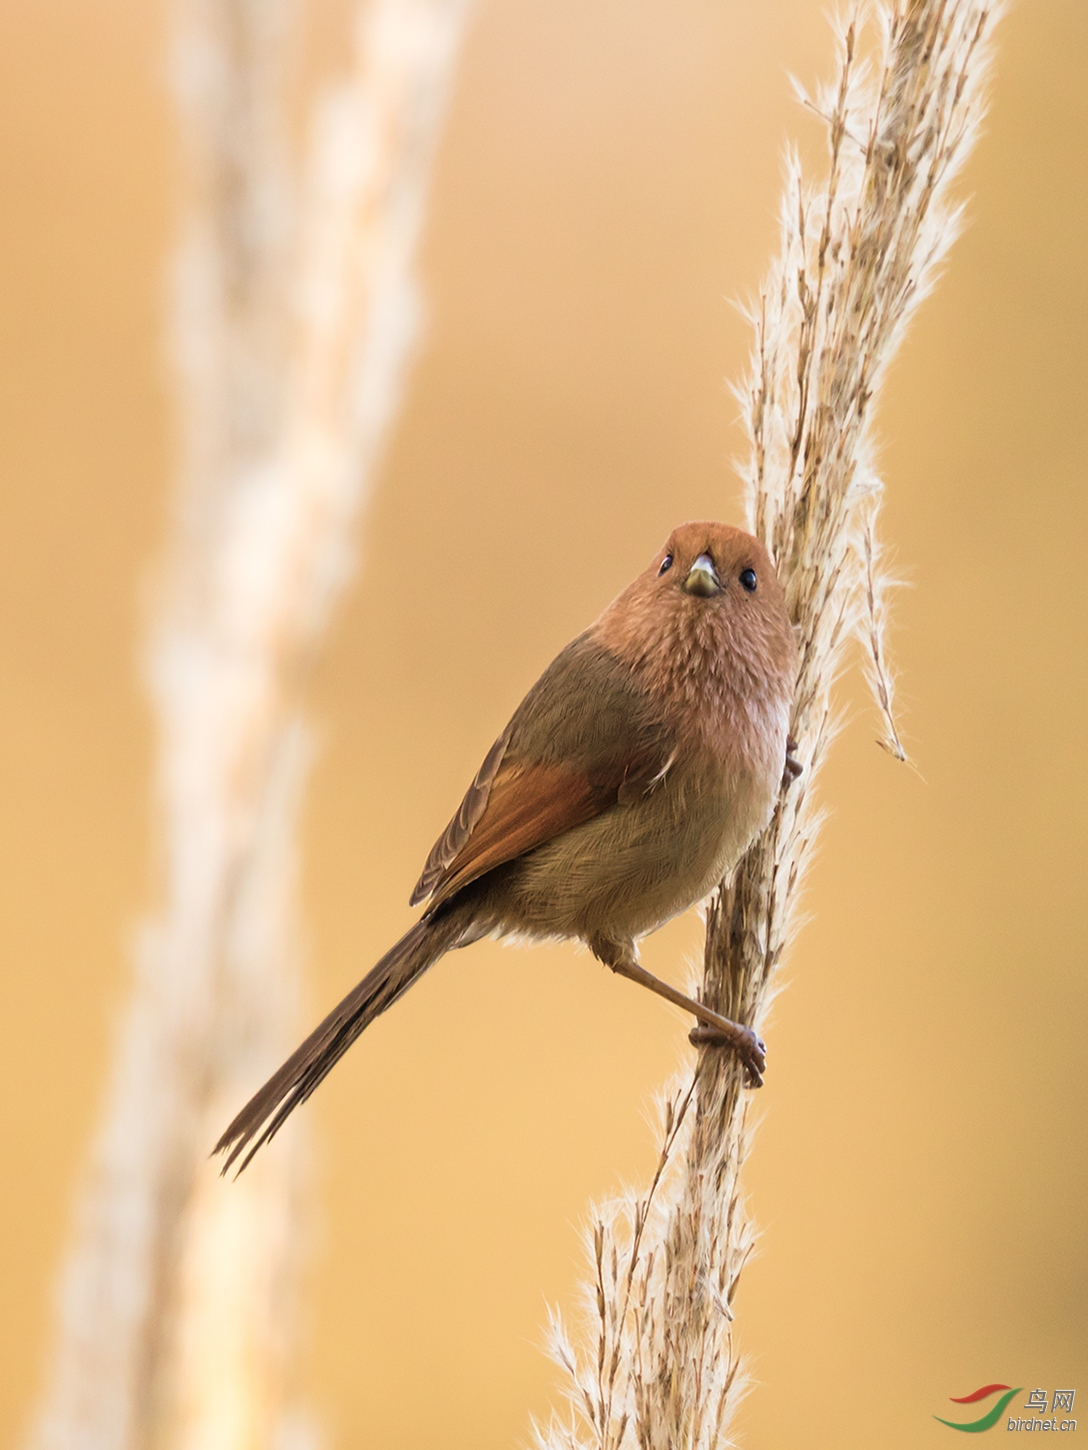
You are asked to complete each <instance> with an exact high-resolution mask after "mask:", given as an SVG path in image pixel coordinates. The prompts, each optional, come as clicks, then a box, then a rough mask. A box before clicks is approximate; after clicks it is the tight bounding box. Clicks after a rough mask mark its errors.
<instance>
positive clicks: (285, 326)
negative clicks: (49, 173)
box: [29, 0, 467, 1450]
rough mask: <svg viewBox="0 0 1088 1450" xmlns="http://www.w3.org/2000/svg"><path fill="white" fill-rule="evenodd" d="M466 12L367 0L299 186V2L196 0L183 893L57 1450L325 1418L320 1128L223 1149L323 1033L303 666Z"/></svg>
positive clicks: (57, 1414)
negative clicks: (243, 1156) (314, 983)
mask: <svg viewBox="0 0 1088 1450" xmlns="http://www.w3.org/2000/svg"><path fill="white" fill-rule="evenodd" d="M466 15H467V3H466V0H373V3H370V4H366V5H362V6H361V7H360V10H359V16H358V25H357V45H356V49H355V54H354V59H353V64H352V69H351V73H350V75H349V76H348V78H347V79H346V80H345V81H344V82H343V83H341V84H340V85H338V86H337V87H336V88H335V89H334V90H331V91H329V92H328V93H327V94H326V96H325V98H324V99H323V100H322V101H321V103H320V105H319V108H318V117H317V124H316V125H315V127H314V138H313V146H312V151H311V154H310V158H309V161H308V164H307V169H306V176H305V179H304V182H303V185H302V186H301V188H299V191H300V199H299V201H297V202H296V197H295V194H294V188H293V187H292V182H291V167H290V158H289V154H288V147H287V141H286V122H285V116H286V98H285V83H286V79H287V77H286V75H285V72H286V69H287V64H286V57H287V56H288V55H289V54H290V49H291V42H292V36H293V30H292V26H291V19H292V15H291V11H290V9H289V7H288V5H287V3H286V0H176V5H175V39H174V76H175V82H176V92H177V97H178V109H179V118H180V123H181V132H182V139H183V152H184V159H185V169H186V176H185V200H184V207H183V219H182V226H181V245H180V248H179V257H178V265H177V268H176V272H175V290H174V306H173V338H172V344H173V356H174V360H175V364H176V372H177V379H178V383H177V401H178V412H179V422H180V428H179V433H180V452H181V460H180V467H179V479H178V491H177V497H176V501H175V508H174V520H173V530H172V538H171V541H170V544H169V549H168V557H167V559H166V563H165V567H164V569H163V571H162V578H161V581H160V587H159V589H158V592H157V597H156V601H155V612H154V618H153V621H152V624H151V629H150V638H149V642H148V647H147V672H148V676H149V679H150V682H151V690H152V697H153V700H154V705H155V710H156V717H157V723H158V731H159V766H158V783H157V798H156V800H157V832H158V836H159V843H158V844H159V854H160V860H159V870H160V879H161V904H160V905H159V907H158V909H157V911H156V913H155V914H154V916H153V917H152V918H151V920H150V921H149V922H148V923H147V925H146V926H145V928H144V929H143V931H142V933H141V937H140V941H139V945H138V950H137V954H136V973H135V981H134V984H133V988H132V996H131V999H130V1003H129V1006H128V1010H127V1013H126V1016H125V1020H124V1022H123V1024H122V1026H121V1029H120V1032H119V1037H118V1042H117V1047H116V1053H115V1060H114V1068H113V1074H112V1081H111V1085H110V1088H109V1093H108V1098H107V1102H106V1105H105V1112H104V1116H103V1120H102V1125H101V1128H100V1130H99V1132H98V1135H97V1140H96V1142H95V1144H94V1147H93V1151H92V1155H91V1164H90V1169H89V1174H88V1179H87V1182H86V1184H85V1185H84V1187H83V1190H82V1193H81V1196H80V1201H79V1205H78V1211H77V1223H76V1226H75V1235H74V1243H73V1245H72V1248H71V1250H70V1253H69V1256H68V1260H67V1264H66V1267H65V1270H64V1273H63V1276H62V1286H61V1296H60V1304H59V1314H58V1318H59V1325H58V1334H57V1344H56V1349H55V1354H54V1357H53V1361H52V1364H51V1367H50V1372H49V1376H48V1382H47V1387H46V1392H45V1395H44V1398H43V1402H42V1405H41V1408H40V1412H39V1414H38V1416H37V1419H36V1421H35V1424H34V1426H33V1428H32V1431H31V1435H30V1441H29V1443H30V1446H31V1447H32V1450H150V1447H152V1446H154V1447H155V1450H159V1447H161V1446H167V1445H169V1446H170V1447H171V1450H266V1447H268V1446H270V1445H272V1444H274V1443H283V1442H284V1437H285V1436H286V1437H288V1438H290V1437H291V1435H294V1439H295V1441H296V1442H297V1441H298V1439H299V1434H300V1433H301V1432H299V1433H296V1431H297V1428H298V1426H299V1425H300V1424H303V1423H304V1421H302V1420H300V1419H299V1417H298V1416H297V1414H295V1412H294V1411H293V1409H292V1407H291V1405H290V1403H289V1391H290V1376H289V1372H288V1359H289V1352H290V1348H291V1343H292V1339H293V1335H294V1326H295V1321H296V1319H297V1309H298V1294H299V1285H298V1259H299V1252H300V1249H299V1245H300V1242H301V1240H302V1237H303V1236H302V1235H301V1234H300V1228H301V1227H302V1224H301V1222H300V1218H299V1202H300V1198H303V1197H304V1196H305V1194H306V1174H305V1169H304V1163H305V1151H304V1142H303V1140H302V1139H300V1137H299V1129H298V1128H297V1127H296V1128H295V1130H294V1132H293V1133H292V1134H289V1135H287V1138H288V1140H289V1141H286V1142H285V1143H284V1147H283V1150H282V1151H281V1152H280V1153H278V1154H273V1155H266V1156H265V1159H264V1160H263V1161H261V1162H259V1163H257V1164H255V1165H254V1167H253V1168H252V1169H251V1170H250V1173H249V1174H247V1175H246V1179H245V1181H244V1182H243V1183H242V1184H233V1183H232V1184H227V1183H221V1182H220V1181H219V1180H218V1179H217V1177H216V1169H215V1166H214V1165H212V1164H210V1163H209V1162H208V1161H207V1159H208V1152H209V1149H210V1147H211V1145H212V1144H214V1142H215V1141H216V1138H217V1137H218V1135H219V1132H220V1131H221V1129H222V1127H223V1126H224V1125H225V1123H226V1122H227V1121H229V1119H230V1117H231V1115H232V1114H233V1112H234V1111H236V1109H237V1107H238V1106H239V1105H240V1104H241V1103H242V1102H244V1100H245V1099H246V1097H247V1096H248V1095H249V1093H250V1092H251V1091H252V1090H253V1089H255V1088H256V1087H257V1086H258V1085H259V1084H260V1082H261V1081H262V1080H263V1078H264V1077H265V1076H266V1075H267V1074H268V1073H269V1072H270V1071H271V1070H272V1069H273V1068H274V1067H275V1066H276V1065H277V1064H278V1062H279V1061H280V1060H281V1058H282V1057H283V1056H284V1055H285V1053H286V1051H287V1050H289V1048H290V1047H291V1046H293V1045H294V1038H295V1036H296V1033H297V1028H296V997H297V995H298V986H297V976H298V968H297V958H298V953H297V949H296V945H295V943H296V931H295V910H296V908H295V883H294V876H295V837H296V824H297V816H298V805H299V801H300V798H301V793H302V789H303V786H304V782H305V778H306V768H307V762H308V758H309V753H310V752H309V746H308V737H307V732H306V730H305V726H304V724H303V721H302V715H301V703H302V702H301V698H300V687H301V684H302V681H303V678H304V676H305V673H306V665H307V662H308V660H309V659H310V658H311V657H312V654H313V651H314V649H315V647H316V645H317V643H318V642H319V639H320V636H321V633H322V630H323V629H324V627H325V625H326V623H327V620H328V618H329V614H330V610H331V608H332V606H333V604H334V602H335V599H336V597H337V594H338V591H339V589H340V587H341V586H342V584H343V581H344V579H345V578H346V576H347V574H348V572H349V568H350V562H351V559H352V555H353V530H354V526H355V522H356V518H357V515H358V512H359V509H360V507H361V504H362V502H363V500H364V499H365V497H366V493H367V490H368V488H369V485H370V483H371V481H372V478H373V475H374V469H375V465H376V462H377V459H378V456H379V452H380V448H381V445H382V442H383V439H384V438H385V436H386V434H387V432H388V428H389V424H390V421H391V419H392V417H393V414H394V412H395V410H396V407H397V404H398V401H399V397H400V393H401V387H402V382H403V376H404V370H405V365H406V362H407V359H408V356H409V352H410V347H411V343H412V340H413V337H414V335H415V331H416V317H417V311H418V309H417V306H416V297H415V281H414V267H415V254H416V249H417V247H416V244H417V241H418V236H419V231H420V226H421V220H422V216H423V208H424V201H425V195H426V182H427V178H428V174H429V170H430V163H431V158H432V154H433V150H434V145H435V140H436V136H437V133H438V129H439V124H440V120H441V117H442V114H443V110H444V103H445V100H446V97H447V94H448V89H449V83H450V78H451V75H452V71H453V67H454V64H455V60H456V55H457V49H458V42H459V39H460V36H461V34H462V32H463V28H464V22H465V19H466ZM291 1427H295V1428H294V1430H292V1429H291ZM302 1438H305V1436H304V1435H303V1436H302Z"/></svg>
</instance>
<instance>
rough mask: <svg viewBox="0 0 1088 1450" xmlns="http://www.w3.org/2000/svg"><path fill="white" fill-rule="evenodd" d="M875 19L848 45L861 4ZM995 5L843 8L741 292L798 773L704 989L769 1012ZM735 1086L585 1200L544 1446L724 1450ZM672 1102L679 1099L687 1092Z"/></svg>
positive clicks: (974, 125)
mask: <svg viewBox="0 0 1088 1450" xmlns="http://www.w3.org/2000/svg"><path fill="white" fill-rule="evenodd" d="M863 14H864V16H865V17H866V18H868V19H869V20H870V21H871V22H872V25H873V29H874V30H875V32H876V39H875V43H874V44H873V46H872V53H871V54H870V55H869V56H868V57H867V58H866V59H865V60H864V61H863V60H862V59H861V58H860V57H859V52H858V47H859V43H860V39H861V33H862V16H863ZM995 15H996V6H995V5H994V4H992V3H988V0H875V3H874V4H872V5H871V6H869V7H867V8H866V10H865V11H864V12H860V11H859V12H856V13H855V15H854V16H853V17H852V18H850V19H848V20H846V21H845V22H842V23H841V24H839V25H838V26H837V38H838V44H839V67H838V76H837V78H836V81H835V83H834V84H833V85H832V86H830V87H827V88H825V89H824V91H823V92H822V93H821V94H820V95H819V96H818V97H817V99H816V101H815V102H814V103H811V104H812V108H813V109H814V110H815V111H817V112H818V114H820V115H821V116H822V117H823V118H824V120H825V123H826V126H827V132H828V139H829V163H828V171H827V176H826V178H825V180H824V182H823V184H822V185H820V186H813V185H812V184H810V183H809V182H808V181H807V180H806V178H805V177H804V175H803V174H802V171H801V167H800V163H799V162H798V160H797V158H796V156H794V155H791V156H790V157H789V158H788V163H787V178H786V191H785V200H784V204H783V211H782V241H781V251H780V254H779V257H778V260H777V261H776V263H775V265H774V266H773V268H772V271H771V274H770V277H769V278H768V281H767V283H766V285H765V287H764V289H763V292H762V295H761V297H760V299H759V303H758V305H757V306H756V307H755V308H753V309H752V325H753V329H754V333H755V346H754V351H753V357H752V364H751V371H750V375H749V377H748V379H747V381H746V383H745V385H744V386H743V388H742V389H741V390H740V394H739V396H740V397H741V399H742V403H743V406H744V412H745V418H746V421H747V425H748V430H749V437H750V443H751V450H750V457H749V459H748V461H747V463H746V465H745V469H744V473H745V479H746V483H747V490H748V512H749V523H750V527H751V528H752V529H753V530H754V531H755V532H756V533H757V534H758V535H759V536H760V538H761V539H762V540H763V541H764V543H765V544H766V545H767V547H768V549H769V551H770V553H771V555H772V557H773V559H774V561H775V564H776V567H777V569H778V573H779V577H780V578H781V580H782V583H783V586H784V588H785V591H786V596H787V600H788V604H789V608H790V612H791V615H792V617H793V619H794V622H795V625H796V628H797V634H798V642H799V645H800V652H801V657H800V669H799V674H798V681H797V689H796V695H795V700H794V706H793V713H792V719H791V734H792V735H793V737H794V739H795V740H796V741H797V749H796V754H797V756H798V758H799V759H800V760H801V762H802V763H803V765H804V774H803V775H802V776H801V778H800V780H799V781H797V782H796V783H795V784H794V785H793V787H792V788H791V789H789V790H788V791H785V792H784V793H783V795H782V797H781V799H780V801H779V804H778V807H777V809H776V811H775V815H774V818H773V819H772V821H771V823H770V825H769V826H768V827H767V829H766V830H765V831H764V833H763V834H762V836H761V837H760V838H759V840H758V841H757V842H756V843H755V844H754V845H753V847H752V848H751V849H750V851H749V852H748V854H747V856H746V857H745V858H744V860H743V861H742V862H741V863H740V865H739V866H738V868H737V870H736V871H735V872H734V874H733V876H732V878H731V879H729V880H728V881H726V882H723V884H722V886H721V887H720V888H719V890H718V892H717V893H716V894H715V896H714V897H713V898H712V900H711V903H710V906H709V909H708V912H707V939H706V952H705V958H704V968H703V981H702V984H701V990H702V996H703V999H704V1000H705V1001H706V1002H707V1003H708V1004H709V1005H710V1006H712V1007H714V1008H715V1009H716V1010H717V1011H719V1012H722V1013H724V1014H725V1015H727V1016H729V1017H731V1018H733V1019H734V1020H737V1021H740V1022H747V1023H752V1024H754V1025H755V1026H756V1027H757V1028H759V1027H760V1026H761V1025H762V1022H763V1019H764V1016H765V1013H766V1009H767V1005H768V1002H769V999H770V995H771V991H772V989H773V984H774V979H775V974H776V972H777V970H778V967H779V963H780V961H781V959H782V956H783V953H784V952H785V950H786V948H787V947H788V945H789V943H790V941H791V940H792V938H793V937H794V936H795V935H796V931H797V927H798V917H797V902H798V897H799V892H800V888H801V884H802V880H803V877H804V872H805V868H806V864H807V861H808V859H809V857H810V855H811V849H812V843H813V839H814V835H815V830H816V826H817V823H818V822H817V814H816V811H815V808H814V805H813V793H812V787H813V783H814V780H815V778H816V775H817V773H818V770H819V767H820V765H821V763H822V761H823V758H824V756H825V753H826V750H827V746H828V743H829V740H830V738H831V735H832V734H833V727H834V707H833V704H832V690H833V685H834V682H835V679H836V677H837V675H838V673H839V672H840V670H841V668H842V666H843V662H844V659H845V654H846V651H847V649H848V647H849V645H850V643H851V641H852V640H855V639H859V640H860V641H861V642H862V644H863V645H864V646H865V647H866V649H867V651H868V654H869V657H870V660H871V670H870V676H871V680H872V682H873V687H874V693H875V696H876V700H877V704H878V707H879V708H880V710H881V713H882V716H883V718H884V722H885V729H886V731H887V736H888V739H887V741H886V742H885V743H886V748H888V749H890V750H891V752H892V753H893V754H895V755H897V756H898V757H899V758H900V759H902V758H904V752H903V749H902V745H901V743H900V740H899V735H898V731H897V730H896V727H895V723H894V713H893V698H892V689H891V674H890V670H889V668H888V664H887V652H886V647H885V644H884V627H885V608H884V597H883V591H884V588H885V585H884V583H883V580H882V575H881V563H880V550H879V547H878V545H877V544H876V538H875V520H876V515H877V511H878V508H879V501H880V484H879V482H878V479H877V474H876V471H875V468H874V448H875V443H874V437H873V431H872V427H873V424H872V419H873V411H874V404H875V399H876V395H877V393H878V390H879V388H880V385H881V382H882V380H883V377H884V374H885V371H886V369H887V366H888V364H889V362H890V361H891V358H892V357H893V355H894V353H895V350H896V347H897V346H898V344H899V342H900V340H901V339H902V336H903V333H904V329H905V327H906V326H907V323H908V321H909V319H910V317H911V316H912V314H913V312H914V310H915V308H916V307H917V306H918V304H919V302H920V301H921V300H922V298H923V297H924V296H925V295H926V293H927V292H928V290H929V289H930V287H931V286H932V285H933V282H934V280H935V278H936V276H937V274H938V272H939V269H940V265H941V263H942V260H943V258H944V257H945V255H946V253H947V251H948V248H949V246H950V245H951V243H952V241H953V240H954V237H955V235H956V232H957V229H958V226H959V221H960V210H959V208H958V207H957V206H956V205H955V204H954V202H953V201H952V200H951V199H950V197H949V195H948V187H949V182H950V181H951V179H952V177H953V176H954V175H955V173H956V171H957V170H958V168H959V167H960V166H961V165H962V163H963V161H964V159H965V158H966V156H967V154H968V152H969V151H970V148H971V145H972V143H973V141H974V138H975V136H976V134H977V129H978V126H979V123H980V120H981V117H982V114H983V111H984V82H985V77H986V73H987V69H988V62H989V55H990V33H991V30H992V25H993V21H994V19H995ZM748 1101H749V1099H748V1095H747V1093H746V1092H745V1090H744V1087H743V1082H742V1074H741V1071H740V1069H739V1067H738V1066H737V1064H736V1062H735V1060H734V1059H733V1058H732V1057H730V1056H728V1055H726V1054H722V1053H719V1052H715V1051H713V1050H712V1051H704V1052H703V1053H702V1054H701V1056H700V1059H699V1062H698V1066H697V1068H696V1070H695V1072H694V1074H693V1075H692V1077H691V1078H690V1080H689V1082H688V1083H687V1084H686V1085H684V1086H682V1087H681V1088H680V1089H679V1090H678V1094H677V1096H676V1097H675V1098H674V1099H673V1102H674V1104H675V1106H674V1108H673V1109H672V1111H671V1112H670V1113H669V1114H667V1115H666V1117H665V1121H664V1131H663V1135H662V1142H663V1145H664V1146H663V1149H662V1156H661V1161H660V1164H659V1167H658V1172H657V1175H656V1176H655V1179H654V1185H653V1187H652V1188H651V1190H650V1192H649V1194H647V1195H646V1196H644V1197H643V1198H641V1199H638V1198H634V1199H628V1200H626V1201H625V1202H624V1203H623V1204H621V1205H620V1207H619V1208H618V1209H617V1208H616V1207H615V1206H610V1207H608V1208H606V1209H604V1210H597V1211H595V1213H594V1215H593V1218H592V1227H591V1232H590V1239H591V1254H590V1259H591V1265H592V1270H591V1273H592V1286H591V1292H590V1296H589V1302H588V1313H587V1315H586V1316H585V1320H584V1324H583V1327H582V1334H581V1336H580V1337H575V1338H573V1339H572V1337H571V1336H569V1335H568V1334H567V1333H566V1331H565V1330H564V1329H563V1327H562V1326H561V1325H560V1324H559V1323H558V1322H553V1325H552V1330H551V1338H550V1343H551V1347H552V1351H553V1353H554V1354H555V1357H556V1358H557V1360H558V1362H559V1363H560V1365H561V1366H562V1367H563V1369H564V1372H565V1374H566V1377H567V1379H568V1382H569V1386H568V1388H569V1395H568V1398H569V1403H570V1409H571V1416H570V1419H569V1420H568V1421H567V1422H562V1421H560V1420H559V1419H556V1420H555V1421H554V1422H553V1423H552V1424H551V1425H550V1426H549V1427H548V1428H547V1429H540V1428H538V1429H537V1444H538V1446H539V1447H541V1450H558V1447H561V1446H562V1447H565V1450H628V1447H630V1450H634V1447H637V1450H720V1447H723V1446H726V1445H729V1444H731V1443H733V1442H732V1440H731V1438H730V1422H731V1419H732V1416H733V1413H734V1411H735V1409H736V1406H737V1403H738V1400H739V1397H740V1393H741V1388H742V1385H743V1375H742V1373H741V1372H740V1370H739V1360H738V1358H737V1353H736V1350H735V1346H734V1343H733V1310H732V1305H733V1301H734V1296H735V1293H736V1290H737V1285H738V1282H739V1277H740V1274H741V1271H742V1269H743V1267H744V1264H745V1262H746V1261H747V1259H748V1257H749V1255H750V1253H751V1249H752V1243H753V1233H752V1227H751V1225H750V1223H749V1220H748V1218H747V1215H746V1213H745V1210H744V1204H743V1198H742V1194H741V1188H740V1172H741V1169H742V1167H743V1164H744V1160H745V1156H746V1153H747V1111H748ZM685 1107H686V1110H685Z"/></svg>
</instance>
